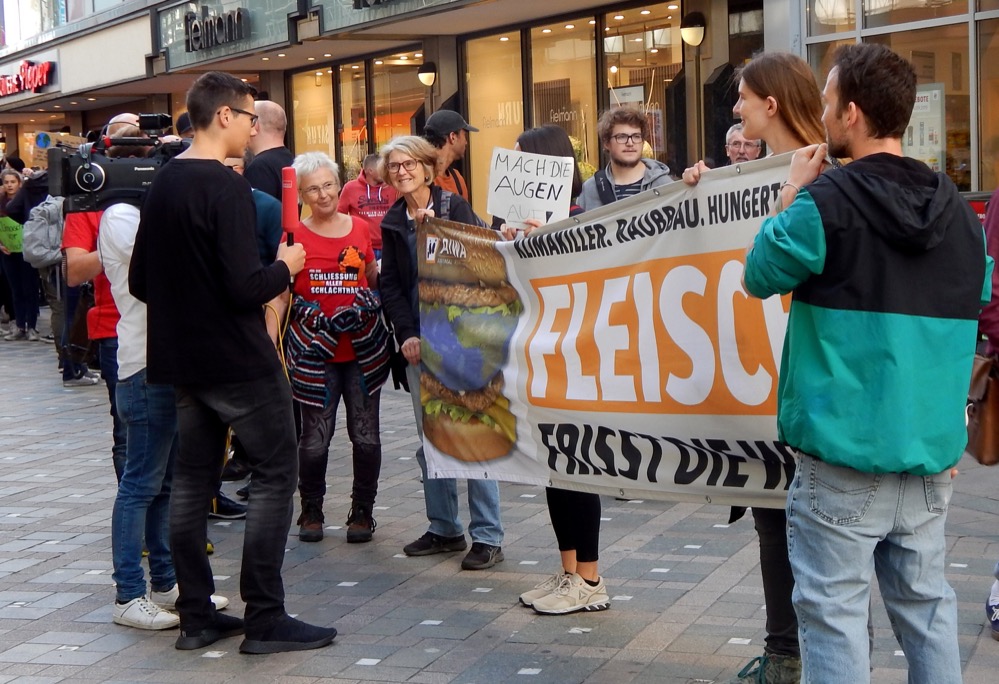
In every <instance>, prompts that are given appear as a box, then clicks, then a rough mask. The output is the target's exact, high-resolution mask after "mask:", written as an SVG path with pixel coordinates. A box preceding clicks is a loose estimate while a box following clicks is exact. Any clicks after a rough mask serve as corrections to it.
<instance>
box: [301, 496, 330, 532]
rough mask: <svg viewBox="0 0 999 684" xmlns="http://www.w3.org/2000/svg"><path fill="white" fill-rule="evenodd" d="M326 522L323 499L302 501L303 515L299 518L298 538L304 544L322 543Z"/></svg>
mask: <svg viewBox="0 0 999 684" xmlns="http://www.w3.org/2000/svg"><path fill="white" fill-rule="evenodd" d="M325 522H326V517H325V516H324V515H323V500H322V497H320V498H317V499H302V514H301V515H300V516H298V538H299V539H300V540H301V541H304V542H317V541H322V539H323V524H324V523H325Z"/></svg>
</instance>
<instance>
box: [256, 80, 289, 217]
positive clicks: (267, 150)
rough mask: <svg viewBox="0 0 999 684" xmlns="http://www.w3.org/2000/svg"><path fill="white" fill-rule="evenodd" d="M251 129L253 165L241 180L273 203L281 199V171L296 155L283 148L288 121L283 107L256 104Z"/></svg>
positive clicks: (266, 103) (272, 104)
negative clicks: (252, 134)
mask: <svg viewBox="0 0 999 684" xmlns="http://www.w3.org/2000/svg"><path fill="white" fill-rule="evenodd" d="M255 104H256V108H255V111H254V112H253V114H252V121H251V123H250V125H251V126H253V127H254V129H255V130H256V135H254V136H253V137H252V138H250V152H252V153H253V161H251V162H250V164H249V166H247V167H246V169H245V170H244V171H243V177H244V178H246V180H248V181H250V185H251V186H252V187H254V188H256V189H257V190H263V191H264V192H266V193H267V194H268V195H270V196H271V197H273V198H274V199H276V200H279V201H280V199H281V169H283V168H284V167H286V166H291V163H292V162H293V161H295V155H294V154H293V153H292V151H291V150H289V149H288V148H287V147H285V145H284V136H285V133H287V131H288V117H287V115H285V113H284V107H282V106H281V105H279V104H278V103H276V102H271V101H270V100H258V101H257V102H256V103H255Z"/></svg>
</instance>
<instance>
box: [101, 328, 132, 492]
mask: <svg viewBox="0 0 999 684" xmlns="http://www.w3.org/2000/svg"><path fill="white" fill-rule="evenodd" d="M97 345H98V346H97V353H98V358H99V359H100V362H101V378H103V380H104V384H106V385H107V386H108V399H110V401H111V411H110V413H111V426H112V427H111V437H112V440H113V444H112V445H111V463H112V464H113V465H114V474H115V477H116V478H118V482H121V475H122V473H124V472H125V439H126V437H127V436H128V428H127V427H126V426H125V422H124V421H123V420H122V419H121V418H119V417H118V401H117V399H116V398H115V388H116V387H117V386H118V338H117V337H105V338H103V339H100V340H97Z"/></svg>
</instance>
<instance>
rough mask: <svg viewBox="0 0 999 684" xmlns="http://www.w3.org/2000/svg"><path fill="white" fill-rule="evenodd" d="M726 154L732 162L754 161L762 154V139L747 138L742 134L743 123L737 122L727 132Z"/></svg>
mask: <svg viewBox="0 0 999 684" xmlns="http://www.w3.org/2000/svg"><path fill="white" fill-rule="evenodd" d="M725 154H726V155H728V161H729V163H730V164H741V163H743V162H748V161H753V160H754V159H756V158H757V157H759V156H760V141H759V140H747V139H746V137H745V136H744V135H743V134H742V124H741V123H737V124H735V125H733V126H732V127H731V128H730V129H728V133H726V134H725Z"/></svg>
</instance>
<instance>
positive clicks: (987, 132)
mask: <svg viewBox="0 0 999 684" xmlns="http://www.w3.org/2000/svg"><path fill="white" fill-rule="evenodd" d="M978 50H979V53H978V64H979V67H978V68H979V76H978V78H979V81H978V83H979V86H978V112H979V114H978V120H979V122H980V126H981V136H979V145H980V151H979V182H978V189H979V190H985V191H988V192H991V191H992V190H995V189H996V188H997V187H999V119H997V118H996V116H995V112H997V111H999V19H990V20H988V21H982V22H979V23H978Z"/></svg>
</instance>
